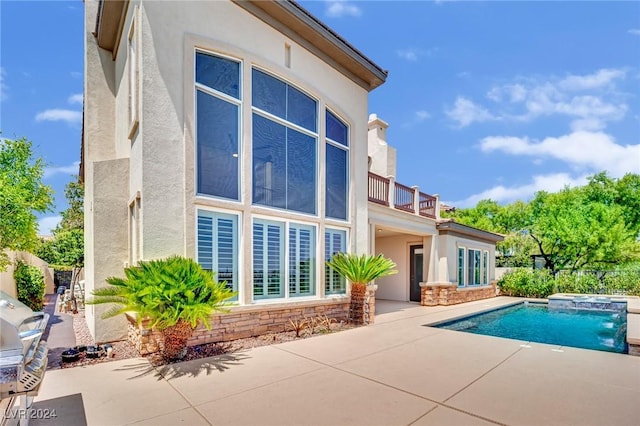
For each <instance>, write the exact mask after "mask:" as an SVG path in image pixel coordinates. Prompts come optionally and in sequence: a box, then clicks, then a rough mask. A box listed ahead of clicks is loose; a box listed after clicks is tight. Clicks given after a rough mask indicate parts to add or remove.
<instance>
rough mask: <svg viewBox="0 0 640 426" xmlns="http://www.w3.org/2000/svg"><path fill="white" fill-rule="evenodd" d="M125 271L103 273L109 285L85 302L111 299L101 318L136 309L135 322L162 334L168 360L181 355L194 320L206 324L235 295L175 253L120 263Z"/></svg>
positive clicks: (194, 326)
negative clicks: (145, 322) (133, 263)
mask: <svg viewBox="0 0 640 426" xmlns="http://www.w3.org/2000/svg"><path fill="white" fill-rule="evenodd" d="M124 274H125V277H126V278H118V277H111V278H108V279H107V283H109V284H110V286H108V287H103V288H99V289H96V290H94V291H93V293H92V294H93V299H91V300H89V301H87V303H89V304H105V303H113V304H115V305H116V306H114V307H112V308H111V309H109V310H108V311H106V312H105V313H104V314H103V315H102V317H103V318H111V317H114V316H117V315H120V314H122V313H125V312H135V313H136V314H137V319H138V325H139V324H140V322H141V321H142V320H143V319H148V320H149V325H150V327H152V328H156V329H158V330H160V331H161V332H162V334H163V336H164V338H165V342H164V351H163V357H164V358H165V359H167V360H170V359H176V358H180V357H181V356H184V354H185V353H186V343H187V340H188V339H189V337H191V335H192V334H193V330H194V329H195V328H196V327H197V326H198V324H199V323H202V324H204V326H205V327H207V328H208V329H210V328H211V324H210V323H209V318H210V316H211V314H212V313H213V312H215V311H225V310H226V309H225V306H226V305H227V300H228V299H230V298H232V297H234V296H235V294H236V293H235V292H233V291H231V290H230V289H229V288H227V287H226V283H224V282H217V281H216V280H215V279H214V277H213V274H212V273H211V272H209V271H206V270H204V269H202V267H201V266H200V265H199V264H198V263H197V262H195V261H194V260H192V259H188V258H185V257H180V256H172V257H169V258H166V259H160V260H150V261H143V262H140V263H139V264H138V265H137V266H131V267H128V268H125V270H124Z"/></svg>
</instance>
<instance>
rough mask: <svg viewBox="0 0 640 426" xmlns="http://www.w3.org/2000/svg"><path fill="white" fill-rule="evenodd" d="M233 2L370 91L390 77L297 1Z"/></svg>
mask: <svg viewBox="0 0 640 426" xmlns="http://www.w3.org/2000/svg"><path fill="white" fill-rule="evenodd" d="M232 1H233V2H234V3H235V4H237V5H238V6H240V7H242V8H243V9H245V10H247V11H248V12H250V13H251V14H253V15H254V16H256V17H257V18H259V19H261V20H263V21H264V22H266V23H267V24H269V25H271V26H272V27H274V28H276V29H277V30H279V31H281V32H282V33H284V34H285V35H287V36H288V37H291V38H292V39H294V40H296V41H297V42H299V43H300V44H301V45H303V46H304V47H305V48H307V49H309V50H310V51H311V52H312V53H314V54H317V55H318V56H320V57H322V59H324V60H325V61H326V62H327V63H329V64H331V65H332V66H333V67H334V68H336V69H337V70H338V71H340V72H342V73H343V74H345V75H346V76H347V77H349V78H351V79H352V80H353V81H354V82H356V83H358V84H359V85H360V86H362V87H363V88H365V89H366V90H367V91H372V90H373V89H375V88H376V87H378V86H380V85H381V84H383V83H384V82H385V80H386V79H387V75H388V72H387V71H385V70H383V69H382V68H381V67H380V66H378V65H376V64H375V63H374V62H373V61H372V60H371V59H369V58H368V57H366V56H365V55H364V54H363V53H362V52H360V51H359V50H358V49H356V48H355V47H353V46H352V45H351V44H349V43H348V42H347V41H346V40H344V39H343V38H342V37H340V36H339V35H338V34H337V33H336V32H334V31H333V30H331V29H330V28H329V27H328V26H326V25H325V24H324V23H322V22H321V21H320V20H318V19H317V18H315V17H314V16H313V15H312V14H311V13H310V12H308V11H307V10H306V9H304V8H303V7H302V6H300V5H299V4H298V3H296V2H295V1H292V0H278V1H260V0H232Z"/></svg>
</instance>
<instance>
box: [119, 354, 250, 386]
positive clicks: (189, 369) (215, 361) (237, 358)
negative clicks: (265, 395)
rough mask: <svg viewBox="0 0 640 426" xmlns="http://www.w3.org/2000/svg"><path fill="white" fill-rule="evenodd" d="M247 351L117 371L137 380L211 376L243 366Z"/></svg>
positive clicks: (130, 366)
mask: <svg viewBox="0 0 640 426" xmlns="http://www.w3.org/2000/svg"><path fill="white" fill-rule="evenodd" d="M244 352H245V351H239V352H233V353H226V354H222V355H216V356H213V357H210V358H202V359H194V360H191V361H185V362H177V363H175V364H165V365H156V366H154V365H152V364H150V363H148V362H138V363H135V364H129V365H125V366H123V367H121V368H118V369H116V371H132V372H135V373H137V374H135V375H134V376H132V377H130V378H129V380H131V379H137V378H141V377H145V376H149V375H153V376H155V377H156V378H157V379H158V380H162V379H166V380H171V379H175V378H178V377H184V376H188V377H197V376H199V375H200V374H206V375H210V374H211V373H213V372H215V371H217V372H220V373H223V372H225V371H226V370H229V369H230V368H231V367H234V366H237V365H242V364H243V362H242V361H244V360H246V359H248V358H249V355H247V354H246V353H244Z"/></svg>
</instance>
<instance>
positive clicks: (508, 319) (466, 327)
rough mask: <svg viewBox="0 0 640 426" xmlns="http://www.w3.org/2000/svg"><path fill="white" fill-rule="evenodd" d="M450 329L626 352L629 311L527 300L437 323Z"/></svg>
mask: <svg viewBox="0 0 640 426" xmlns="http://www.w3.org/2000/svg"><path fill="white" fill-rule="evenodd" d="M435 327H439V328H445V329H448V330H455V331H464V332H467V333H475V334H485V335H488V336H496V337H505V338H508V339H517V340H524V341H527V342H538V343H548V344H553V345H560V346H572V347H575V348H584V349H596V350H600V351H608V352H618V353H626V352H627V350H628V348H627V342H626V334H627V333H626V330H627V316H626V312H624V311H623V312H620V311H613V310H607V311H599V310H583V309H555V308H554V309H549V307H548V305H547V304H546V303H529V302H524V303H520V304H518V305H514V306H510V307H506V308H502V309H497V310H494V311H490V312H485V313H483V314H478V315H473V316H470V317H465V318H461V319H458V320H455V321H449V322H445V323H441V324H437V325H435Z"/></svg>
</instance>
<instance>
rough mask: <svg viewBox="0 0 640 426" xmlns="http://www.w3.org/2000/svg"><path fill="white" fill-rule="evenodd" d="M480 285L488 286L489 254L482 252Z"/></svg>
mask: <svg viewBox="0 0 640 426" xmlns="http://www.w3.org/2000/svg"><path fill="white" fill-rule="evenodd" d="M482 284H485V285H486V284H489V252H488V251H486V250H485V251H483V252H482Z"/></svg>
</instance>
